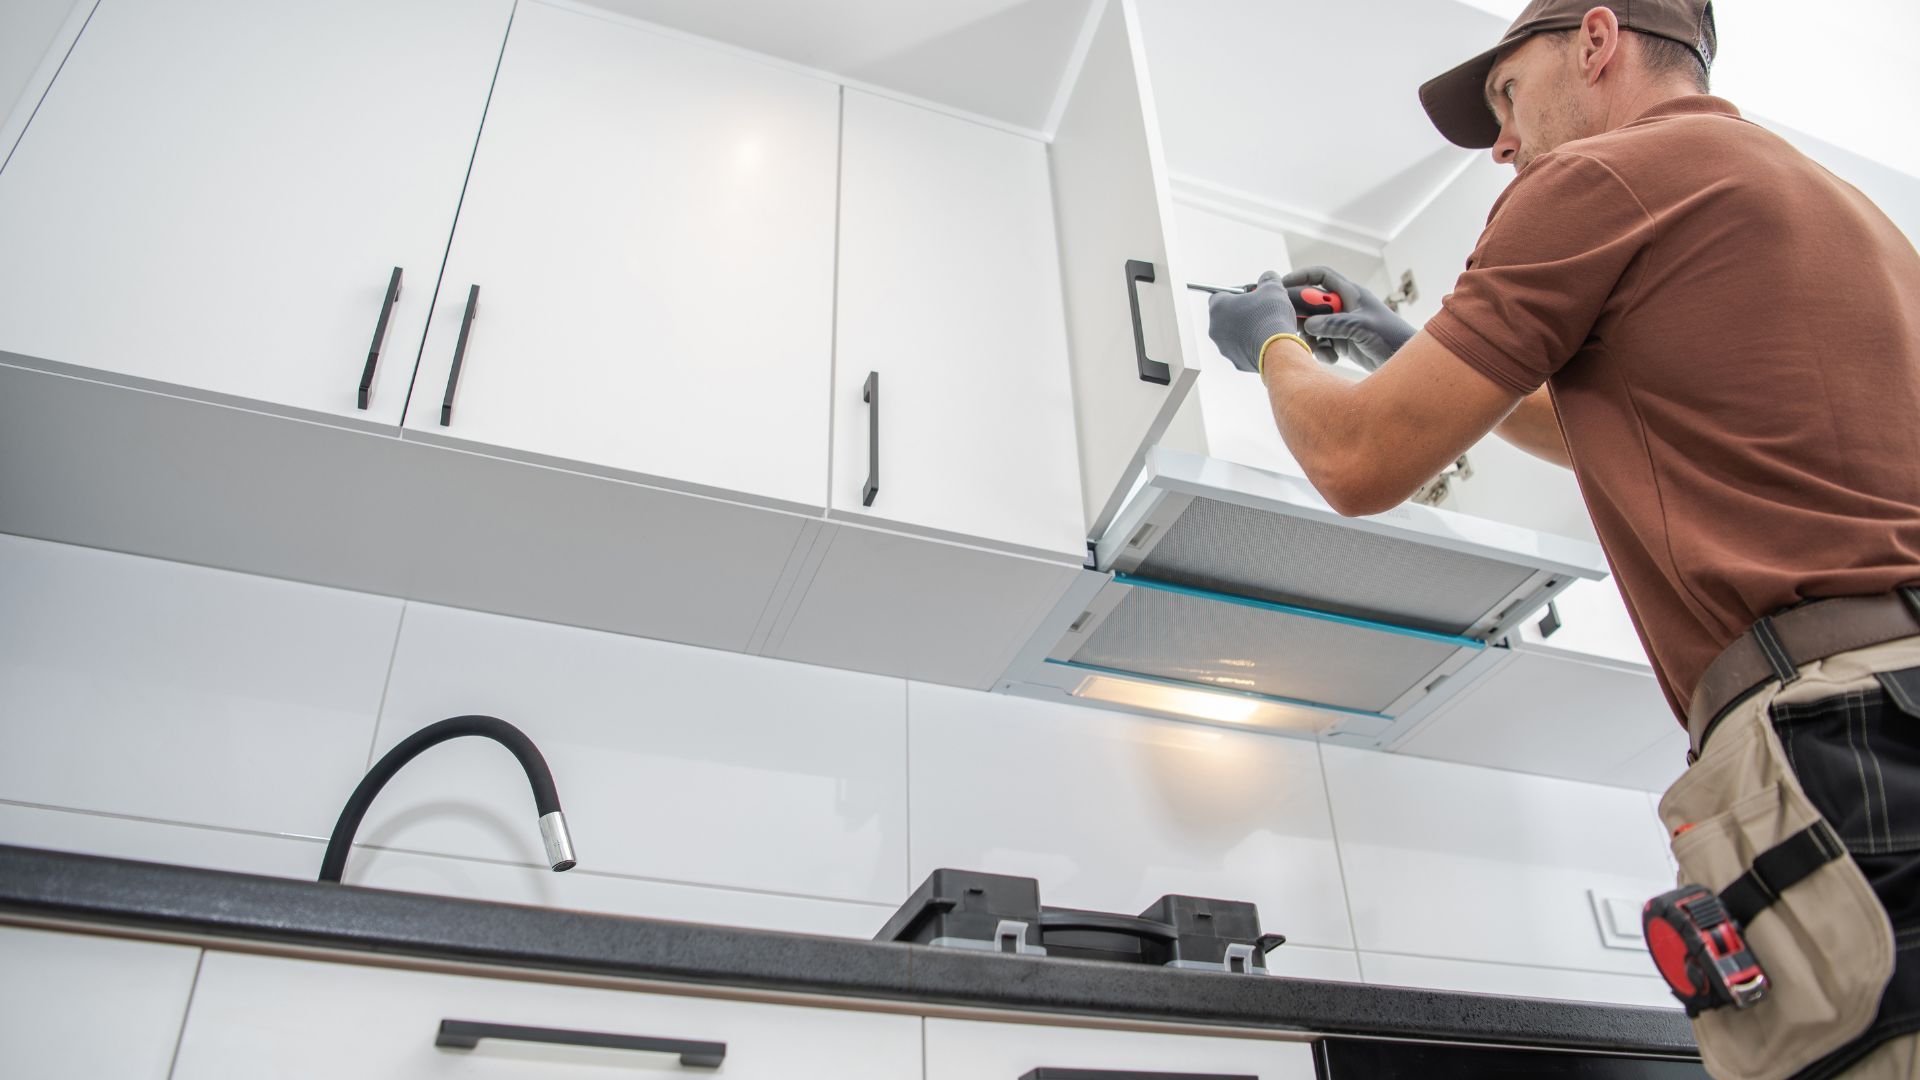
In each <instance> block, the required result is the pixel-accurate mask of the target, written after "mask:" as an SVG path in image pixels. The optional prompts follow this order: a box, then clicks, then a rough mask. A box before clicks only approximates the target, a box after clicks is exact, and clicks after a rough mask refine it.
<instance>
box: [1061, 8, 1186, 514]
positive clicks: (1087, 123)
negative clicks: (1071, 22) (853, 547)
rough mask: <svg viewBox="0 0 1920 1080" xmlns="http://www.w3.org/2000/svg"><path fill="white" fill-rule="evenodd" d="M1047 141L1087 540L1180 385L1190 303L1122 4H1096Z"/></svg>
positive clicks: (1131, 24) (1131, 476)
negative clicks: (1172, 254) (1174, 254)
mask: <svg viewBox="0 0 1920 1080" xmlns="http://www.w3.org/2000/svg"><path fill="white" fill-rule="evenodd" d="M1083 37H1084V49H1085V53H1084V55H1083V56H1082V57H1081V62H1080V67H1079V70H1078V73H1077V77H1076V78H1075V79H1074V81H1073V83H1072V88H1071V90H1064V91H1063V94H1064V95H1065V96H1064V101H1063V103H1061V104H1059V105H1056V108H1057V109H1059V113H1058V115H1059V122H1058V124H1057V126H1056V128H1055V130H1054V133H1053V143H1052V145H1051V146H1050V147H1049V148H1048V152H1049V157H1050V159H1051V162H1052V165H1053V207H1054V216H1055V222H1056V227H1057V230H1058V233H1059V244H1060V270H1061V278H1062V282H1063V284H1064V286H1065V289H1066V306H1067V340H1068V346H1069V353H1070V356H1071V358H1072V364H1073V394H1074V416H1075V423H1076V430H1077V434H1078V438H1079V445H1080V489H1081V496H1082V498H1083V499H1084V506H1085V511H1086V524H1087V535H1088V536H1089V537H1092V538H1097V537H1100V536H1102V535H1103V534H1105V532H1106V531H1107V527H1108V526H1109V525H1110V524H1111V523H1112V522H1113V519H1114V517H1115V516H1116V515H1118V514H1119V512H1120V509H1121V507H1122V506H1123V505H1124V504H1125V502H1126V500H1127V497H1128V496H1129V495H1130V494H1131V493H1132V490H1133V487H1134V483H1135V481H1136V480H1137V479H1138V478H1139V476H1140V475H1141V473H1142V472H1143V470H1144V469H1145V467H1146V458H1147V454H1148V452H1149V451H1151V450H1152V449H1153V447H1154V446H1155V445H1157V444H1158V443H1159V441H1160V438H1161V436H1162V435H1164V434H1165V433H1166V432H1167V430H1168V428H1169V426H1170V425H1172V424H1173V422H1174V418H1175V416H1176V415H1177V414H1178V413H1179V410H1180V405H1181V403H1182V402H1183V401H1184V400H1185V398H1186V395H1187V393H1188V391H1189V390H1191V389H1192V386H1193V379H1194V377H1195V374H1196V372H1193V371H1189V370H1188V364H1187V361H1186V343H1187V342H1188V341H1190V340H1192V334H1191V332H1190V331H1189V328H1188V327H1187V319H1188V318H1189V315H1190V309H1189V308H1188V307H1187V304H1186V301H1185V299H1184V297H1183V295H1182V294H1183V293H1184V291H1185V288H1184V286H1183V284H1182V281H1183V278H1182V276H1181V274H1182V272H1181V270H1180V269H1179V267H1178V266H1176V265H1173V264H1172V262H1171V260H1170V258H1169V255H1168V251H1169V248H1170V244H1169V242H1168V236H1169V231H1170V227H1171V219H1172V213H1173V211H1172V205H1173V204H1172V196H1171V194H1170V189H1169V187H1168V179H1167V168H1166V161H1165V159H1164V157H1163V155H1162V153H1161V148H1160V121H1159V116H1158V113H1157V111H1156V109H1155V107H1154V99H1153V90H1152V88H1151V86H1150V85H1149V82H1148V79H1147V63H1146V55H1145V53H1144V51H1143V46H1142V42H1141V34H1140V25H1139V16H1138V14H1137V12H1136V11H1135V9H1134V3H1133V0H1097V2H1096V3H1095V4H1094V5H1093V9H1092V13H1091V19H1090V23H1089V26H1088V30H1087V31H1086V32H1084V35H1083Z"/></svg>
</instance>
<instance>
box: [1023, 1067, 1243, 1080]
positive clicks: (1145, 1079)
mask: <svg viewBox="0 0 1920 1080" xmlns="http://www.w3.org/2000/svg"><path fill="white" fill-rule="evenodd" d="M1020 1080H1260V1076H1250V1074H1240V1072H1233V1074H1229V1072H1125V1070H1121V1072H1116V1070H1112V1068H1035V1070H1033V1072H1027V1074H1025V1076H1021V1078H1020Z"/></svg>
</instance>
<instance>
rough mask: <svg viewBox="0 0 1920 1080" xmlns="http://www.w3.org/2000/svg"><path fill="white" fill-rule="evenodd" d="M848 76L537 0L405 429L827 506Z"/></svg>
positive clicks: (501, 95) (656, 478)
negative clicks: (837, 198)
mask: <svg viewBox="0 0 1920 1080" xmlns="http://www.w3.org/2000/svg"><path fill="white" fill-rule="evenodd" d="M839 93H840V91H839V88H838V87H836V86H835V85H833V84H832V83H831V82H828V81H826V80H824V79H821V78H818V77H815V76H811V75H806V74H801V73H798V72H795V71H793V70H791V69H788V68H784V67H780V66H775V65H773V64H771V63H768V62H765V61H762V60H759V59H757V58H751V57H746V56H742V55H740V54H738V53H736V52H731V51H727V50H723V49H720V48H717V47H714V46H712V45H709V44H706V43H701V42H695V41H691V40H688V39H686V38H683V37H679V36H673V35H668V34H664V33H662V32H660V31H659V30H657V29H654V28H651V27H646V26H642V25H640V24H637V23H634V22H632V21H630V20H625V19H622V18H620V17H618V16H614V15H611V14H608V13H604V12H592V11H590V10H588V9H573V8H561V7H557V6H554V5H550V4H546V3H540V2H537V0H528V2H526V3H522V4H520V5H519V7H518V9H517V10H516V12H515V14H514V19H513V29H512V32H511V33H510V34H509V36H508V40H507V45H506V49H505V51H504V52H503V53H502V54H501V59H500V73H499V77H498V79H497V81H496V84H495V86H494V90H493V96H492V100H491V103H490V104H489V106H488V110H487V118H486V125H485V131H484V132H483V134H482V135H481V138H480V143H479V148H478V150H477V151H476V153H475V156H474V160H473V170H472V175H471V177H470V179H469V180H468V183H467V188H466V193H465V196H464V198H463V200H462V203H461V207H460V220H459V223H458V226H457V227H456V228H455V230H454V234H453V242H452V246H451V247H450V248H449V249H448V256H447V267H446V273H445V276H444V278H443V280H442V284H441V288H440V292H439V297H438V299H437V302H436V304H435V313H434V317H433V320H432V325H431V327H430V329H429V331H428V334H427V340H426V345H425V351H424V352H423V354H422V358H421V363H420V376H419V379H418V381H417V383H416V385H415V387H414V393H413V397H412V400H411V403H410V404H409V406H408V408H407V419H406V427H407V432H408V435H409V436H410V437H423V438H427V439H432V440H442V441H451V442H454V443H455V444H456V445H459V446H462V447H472V448H480V449H486V450H489V451H499V452H506V453H510V454H514V455H519V456H525V457H530V458H532V459H534V460H538V461H560V462H565V463H566V464H567V465H568V467H571V468H581V467H584V468H586V469H588V470H590V471H593V470H599V471H611V472H613V473H615V474H618V475H621V476H631V477H635V478H641V479H644V480H646V481H648V482H654V483H661V484H664V485H667V486H672V487H677V488H682V489H687V490H694V491H700V492H708V493H723V494H726V495H728V496H730V497H737V498H741V499H745V500H749V501H755V502H760V503H765V504H770V505H777V506H785V507H792V508H804V509H810V510H819V509H822V508H824V506H825V504H826V484H827V443H828V437H829V436H828V415H827V414H828V394H829V389H830V386H831V361H832V342H833V259H834V182H835V174H836V157H837V154H836V150H837V126H838V123H839ZM476 289H477V290H478V291H477V292H475V290H476ZM470 301H471V302H470ZM456 357H457V358H458V360H457V364H456ZM456 374H457V379H455V378H454V376H455V375H456Z"/></svg>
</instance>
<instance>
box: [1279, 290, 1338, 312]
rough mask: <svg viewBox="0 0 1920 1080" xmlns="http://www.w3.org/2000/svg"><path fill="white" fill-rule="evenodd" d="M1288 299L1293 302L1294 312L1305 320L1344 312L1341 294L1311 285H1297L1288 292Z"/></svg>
mask: <svg viewBox="0 0 1920 1080" xmlns="http://www.w3.org/2000/svg"><path fill="white" fill-rule="evenodd" d="M1287 297H1288V299H1290V300H1292V301H1293V310H1294V312H1295V313H1296V314H1298V315H1299V316H1300V317H1301V318H1303V319H1305V318H1307V317H1309V316H1313V315H1338V314H1339V313H1340V312H1341V311H1342V310H1343V309H1342V307H1341V304H1340V294H1339V293H1331V292H1328V291H1326V290H1325V289H1316V288H1314V287H1313V286H1311V285H1295V286H1294V287H1292V288H1290V289H1288V290H1287Z"/></svg>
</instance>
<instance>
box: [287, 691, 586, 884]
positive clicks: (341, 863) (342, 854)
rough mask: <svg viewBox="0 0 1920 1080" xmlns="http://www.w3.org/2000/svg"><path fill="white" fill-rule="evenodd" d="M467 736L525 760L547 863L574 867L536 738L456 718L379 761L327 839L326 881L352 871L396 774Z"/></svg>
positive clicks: (484, 720) (483, 719)
mask: <svg viewBox="0 0 1920 1080" xmlns="http://www.w3.org/2000/svg"><path fill="white" fill-rule="evenodd" d="M463 735H480V736H484V737H486V738H489V739H492V740H493V741H494V742H497V743H499V744H500V745H502V746H504V747H506V748H507V749H508V750H510V751H512V752H513V756H514V757H515V758H517V759H519V761H520V768H521V769H522V770H524V771H525V772H526V774H527V783H529V784H531V785H532V786H533V805H534V810H535V811H536V812H537V813H538V814H539V815H540V840H541V843H542V845H543V846H544V847H545V848H546V852H547V862H548V863H549V864H550V865H552V867H553V869H554V872H556V873H558V872H559V871H562V870H571V869H572V868H573V865H574V857H573V837H572V836H570V835H569V834H568V832H567V818H566V815H565V814H563V813H561V812H560V793H559V792H558V791H557V790H555V788H554V786H553V771H552V770H551V769H548V768H547V759H546V758H544V757H542V756H540V750H539V748H538V747H536V746H534V745H533V740H532V739H529V738H527V736H526V733H525V732H523V731H521V730H520V729H519V728H517V727H514V726H513V725H512V724H509V723H507V722H506V721H505V720H501V719H499V718H497V717H492V716H455V717H452V718H450V719H446V720H442V721H440V722H439V723H435V724H428V725H427V726H426V727H423V728H421V729H420V730H419V731H416V732H414V733H413V734H411V735H409V736H407V737H406V738H404V739H402V740H400V742H399V744H398V745H396V746H395V747H394V748H393V749H391V750H389V751H387V752H386V754H385V755H383V756H382V757H381V758H380V760H379V761H376V762H374V765H373V768H372V769H370V770H368V771H367V775H366V776H365V777H363V778H362V779H361V780H360V784H359V786H358V787H355V788H354V789H353V794H352V795H351V796H350V797H348V799H347V805H346V807H345V808H344V809H342V810H341V811H340V820H339V821H337V822H335V823H334V826H333V835H332V836H331V837H330V838H328V840H327V854H326V857H325V858H323V859H321V861H320V880H321V881H333V882H338V881H339V880H340V878H341V875H342V874H344V873H345V872H346V869H347V852H348V851H349V850H351V849H352V847H353V835H354V833H356V832H359V831H360V820H361V819H362V818H364V817H366V816H367V808H368V807H369V806H371V805H373V798H374V796H376V795H378V794H380V789H381V788H383V787H386V786H387V781H389V780H391V779H393V774H394V773H397V772H399V771H400V768H401V766H403V765H405V764H406V763H407V762H409V761H412V760H413V759H414V758H415V757H418V756H419V755H420V752H421V751H423V750H425V749H427V748H428V747H430V746H437V745H439V744H440V743H443V742H446V741H447V740H448V739H457V738H460V737H461V736H463Z"/></svg>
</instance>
